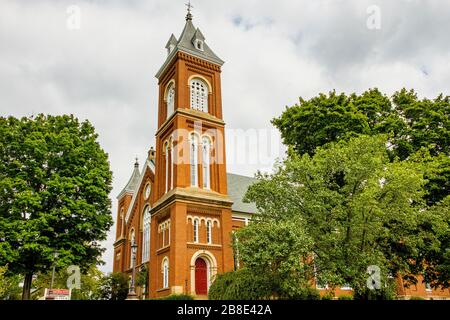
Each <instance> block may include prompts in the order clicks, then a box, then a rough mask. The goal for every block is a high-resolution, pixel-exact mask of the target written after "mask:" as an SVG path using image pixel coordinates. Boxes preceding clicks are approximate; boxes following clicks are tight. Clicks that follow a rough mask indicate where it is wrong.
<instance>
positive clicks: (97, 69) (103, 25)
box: [0, 0, 450, 270]
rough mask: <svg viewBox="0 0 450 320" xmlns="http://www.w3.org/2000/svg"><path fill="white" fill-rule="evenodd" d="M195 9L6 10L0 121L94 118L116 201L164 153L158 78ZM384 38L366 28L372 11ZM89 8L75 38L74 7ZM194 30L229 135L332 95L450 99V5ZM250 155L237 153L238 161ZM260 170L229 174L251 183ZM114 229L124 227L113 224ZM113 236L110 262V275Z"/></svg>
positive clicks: (318, 7)
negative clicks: (301, 101) (145, 164)
mask: <svg viewBox="0 0 450 320" xmlns="http://www.w3.org/2000/svg"><path fill="white" fill-rule="evenodd" d="M184 2H185V1H162V0H161V1H137V0H136V1H118V0H116V1H92V0H91V1H88V0H85V1H81V0H79V1H50V0H46V1H44V0H42V1H23V0H22V1H20V0H17V1H11V0H3V1H1V3H0V97H1V99H2V100H1V102H0V115H10V114H11V115H15V116H24V115H30V114H32V113H38V112H43V113H52V114H55V113H56V114H62V113H73V114H75V115H76V116H78V117H79V118H82V119H85V118H87V119H89V120H90V121H91V122H92V123H93V124H94V125H95V127H96V128H97V131H98V133H99V134H100V142H101V145H102V146H103V148H104V149H105V150H106V151H107V152H108V153H109V156H110V161H111V167H112V170H113V173H114V182H113V187H114V189H113V192H112V194H111V197H112V199H113V203H114V205H113V211H112V212H113V216H114V218H115V216H116V203H115V196H116V195H117V193H118V192H119V191H120V190H121V188H122V187H123V186H124V184H125V183H126V182H127V180H128V178H129V175H130V174H131V170H132V165H133V162H134V157H135V156H136V155H137V156H139V158H140V159H141V162H142V160H143V159H144V158H145V157H146V154H147V150H148V149H149V148H150V146H152V145H153V144H154V133H155V130H156V103H157V92H158V91H157V81H156V79H155V78H154V74H155V73H156V71H157V70H158V69H159V67H160V66H161V64H162V63H163V61H164V59H165V55H166V52H165V49H164V45H165V44H166V41H167V39H168V38H169V36H170V34H171V33H174V34H175V35H176V36H177V37H178V36H179V34H180V32H181V30H182V28H183V26H184V15H185V7H184ZM373 4H375V5H378V6H379V7H380V9H381V29H380V30H369V29H367V27H366V20H367V18H368V15H367V13H366V9H367V7H368V6H369V5H373ZM69 5H77V6H79V7H80V9H81V29H80V30H69V29H67V27H66V20H67V18H68V15H67V12H66V9H67V7H68V6H69ZM193 5H194V9H193V14H194V24H195V25H196V26H198V27H200V28H201V29H202V32H203V34H204V35H205V36H206V42H207V43H208V44H209V45H210V47H211V48H212V49H213V50H214V51H215V52H216V53H217V54H218V55H219V57H221V58H222V59H224V60H225V61H226V63H225V65H224V66H223V73H222V94H223V106H224V118H225V121H226V123H227V127H228V128H235V129H245V130H246V129H252V128H255V129H261V128H269V129H270V128H272V126H271V125H270V120H271V119H272V118H273V117H275V116H278V115H280V114H281V112H282V111H283V110H284V108H285V106H287V105H292V104H294V103H296V102H297V101H298V97H299V96H302V97H305V98H308V97H311V96H314V95H316V94H318V93H319V92H327V91H329V90H332V89H336V90H337V91H345V92H348V93H350V92H355V91H356V92H361V91H364V90H365V89H367V88H369V87H379V88H380V89H381V90H382V91H384V92H386V93H388V94H391V93H393V92H394V91H396V90H398V89H400V88H401V87H404V86H405V87H408V88H414V89H416V90H417V91H418V92H419V94H420V95H421V96H428V97H434V96H436V95H437V94H439V93H440V92H443V93H444V94H448V93H449V92H448V84H449V81H450V68H449V67H450V65H449V64H450V53H449V52H450V50H449V48H450V42H449V41H448V33H447V31H448V30H450V3H449V2H444V1H439V0H430V1H426V0H423V1H421V0H410V1H407V0H402V1H389V0H383V1H381V0H380V1H375V0H374V1H366V0H364V1H361V0H347V1H344V0H334V1H333V0H314V1H306V0H305V1H295V2H293V1H289V0H277V1H256V0H251V1H245V2H244V1H237V0H234V1H226V2H225V1H221V2H219V1H206V0H198V1H194V2H193ZM242 152H243V151H242V150H234V149H230V148H228V150H227V154H228V156H229V157H233V156H234V157H235V158H236V156H239V154H240V153H242ZM266 167H267V166H264V165H261V166H258V164H248V165H242V164H236V165H232V166H229V170H230V171H232V172H236V173H242V174H247V175H251V174H252V173H253V172H254V171H256V170H257V169H260V168H263V169H267V168H266ZM111 230H115V229H114V227H113V228H112V229H111ZM113 236H114V234H113V231H111V233H110V238H109V240H108V242H107V244H106V246H107V248H108V251H107V253H106V254H105V256H104V259H105V261H106V262H107V265H106V266H105V268H104V270H111V265H112V250H111V249H112V241H113Z"/></svg>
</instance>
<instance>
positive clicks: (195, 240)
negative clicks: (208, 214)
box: [194, 219, 198, 242]
mask: <svg viewBox="0 0 450 320" xmlns="http://www.w3.org/2000/svg"><path fill="white" fill-rule="evenodd" d="M194 242H198V219H194Z"/></svg>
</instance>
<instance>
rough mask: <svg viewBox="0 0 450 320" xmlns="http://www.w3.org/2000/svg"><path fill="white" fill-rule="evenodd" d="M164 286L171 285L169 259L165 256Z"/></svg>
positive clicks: (163, 266) (163, 268) (163, 267)
mask: <svg viewBox="0 0 450 320" xmlns="http://www.w3.org/2000/svg"><path fill="white" fill-rule="evenodd" d="M161 271H162V274H163V288H168V287H169V259H167V257H166V258H164V260H163V263H162V270H161Z"/></svg>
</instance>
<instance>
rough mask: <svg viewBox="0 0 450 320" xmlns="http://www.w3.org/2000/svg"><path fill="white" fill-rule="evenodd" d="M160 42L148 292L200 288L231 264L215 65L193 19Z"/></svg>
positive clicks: (218, 65)
mask: <svg viewBox="0 0 450 320" xmlns="http://www.w3.org/2000/svg"><path fill="white" fill-rule="evenodd" d="M190 8H191V6H190V5H189V6H188V13H187V15H186V23H185V26H184V29H183V31H182V32H181V35H180V36H179V38H178V39H177V38H176V37H175V36H174V35H173V34H172V35H171V36H170V38H169V41H168V42H167V44H166V49H167V58H166V60H165V62H164V63H163V65H162V66H161V68H160V69H159V71H158V73H157V74H156V78H157V79H158V86H159V99H158V117H157V119H158V126H157V128H158V129H157V132H156V159H155V178H154V179H155V180H154V185H153V192H152V201H151V202H152V209H151V241H150V255H151V259H150V274H149V277H150V278H149V280H150V281H149V285H150V295H151V296H153V297H157V296H165V295H169V294H175V293H185V294H193V295H200V296H201V295H206V294H207V291H208V288H209V286H210V284H211V283H212V282H213V280H214V276H215V275H216V274H217V273H222V272H226V271H230V270H232V269H233V254H232V250H231V247H230V245H231V229H232V228H231V223H232V222H231V220H232V219H231V205H232V201H231V200H230V199H229V197H228V194H227V175H226V160H225V123H224V121H223V117H222V98H221V80H220V74H221V67H222V65H223V63H224V62H223V61H222V60H221V59H220V58H219V57H218V56H217V55H216V54H215V53H214V52H213V51H212V50H211V48H210V47H209V46H208V45H207V43H206V41H205V36H204V35H203V34H202V32H201V31H200V29H199V28H196V27H194V25H193V22H192V14H191V12H190Z"/></svg>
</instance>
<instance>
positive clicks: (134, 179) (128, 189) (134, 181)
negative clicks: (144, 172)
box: [117, 157, 141, 199]
mask: <svg viewBox="0 0 450 320" xmlns="http://www.w3.org/2000/svg"><path fill="white" fill-rule="evenodd" d="M140 176H141V173H140V172H139V162H138V158H137V157H136V162H135V163H134V170H133V173H132V174H131V177H130V180H128V182H127V184H126V186H125V188H123V189H122V191H121V192H120V193H119V195H118V196H117V198H118V199H120V198H121V197H122V196H123V195H124V194H126V193H134V192H135V189H136V187H137V186H138V184H139V178H140Z"/></svg>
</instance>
